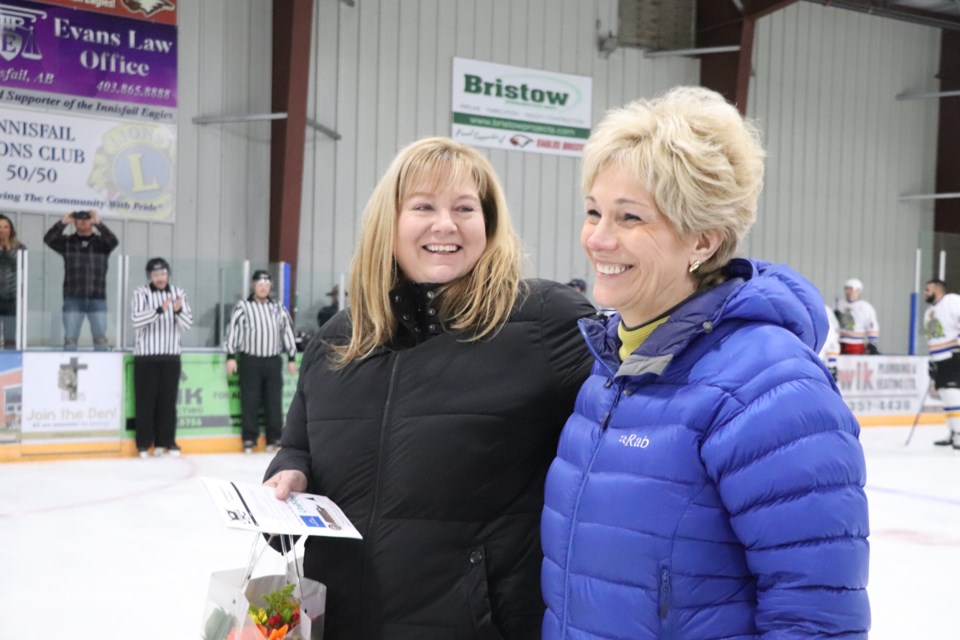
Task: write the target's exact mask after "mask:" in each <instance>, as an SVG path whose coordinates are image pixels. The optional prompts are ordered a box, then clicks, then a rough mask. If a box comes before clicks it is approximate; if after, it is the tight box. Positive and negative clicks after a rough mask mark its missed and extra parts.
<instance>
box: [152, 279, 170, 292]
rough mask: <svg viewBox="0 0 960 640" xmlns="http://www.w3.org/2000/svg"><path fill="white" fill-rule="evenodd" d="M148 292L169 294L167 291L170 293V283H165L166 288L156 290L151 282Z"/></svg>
mask: <svg viewBox="0 0 960 640" xmlns="http://www.w3.org/2000/svg"><path fill="white" fill-rule="evenodd" d="M150 291H166V292H168V293H169V291H170V283H169V282H168V283H167V286H166V287H164V288H163V289H158V288H157V287H156V286H155V285H154V284H153V283H152V282H151V283H150Z"/></svg>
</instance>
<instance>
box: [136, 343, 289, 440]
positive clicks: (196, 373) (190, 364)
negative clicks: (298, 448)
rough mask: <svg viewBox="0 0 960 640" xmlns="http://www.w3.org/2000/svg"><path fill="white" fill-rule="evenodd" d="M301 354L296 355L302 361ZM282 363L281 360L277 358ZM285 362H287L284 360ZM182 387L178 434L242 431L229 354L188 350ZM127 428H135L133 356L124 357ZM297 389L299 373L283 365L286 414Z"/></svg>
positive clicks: (183, 362) (237, 388)
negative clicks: (292, 373) (227, 362)
mask: <svg viewBox="0 0 960 640" xmlns="http://www.w3.org/2000/svg"><path fill="white" fill-rule="evenodd" d="M301 356H302V354H297V361H298V362H299V360H300V357H301ZM277 361H278V362H279V361H280V359H279V358H278V359H277ZM284 362H285V361H284ZM180 363H181V373H180V388H179V393H178V396H177V435H183V436H200V435H205V436H209V435H229V434H234V433H240V379H239V377H238V376H236V375H233V376H228V375H227V372H226V356H225V355H224V354H220V353H185V354H183V355H182V356H180ZM124 364H125V369H126V371H125V374H124V375H125V378H126V388H127V394H126V412H125V416H126V428H127V429H128V430H131V431H132V430H133V429H134V428H135V418H136V402H135V401H134V393H133V356H130V355H128V356H127V357H126V359H125V363H124ZM296 390H297V376H292V375H289V374H288V373H287V368H286V365H285V364H284V367H283V400H282V405H281V406H282V407H283V416H284V418H286V415H287V409H288V408H289V407H290V401H291V400H293V395H294V393H295V392H296Z"/></svg>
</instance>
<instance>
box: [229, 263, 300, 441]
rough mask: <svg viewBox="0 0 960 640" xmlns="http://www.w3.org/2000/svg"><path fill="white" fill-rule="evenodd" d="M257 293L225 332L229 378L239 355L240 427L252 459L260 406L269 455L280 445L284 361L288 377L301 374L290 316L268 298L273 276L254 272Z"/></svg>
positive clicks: (237, 310)
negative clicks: (282, 358)
mask: <svg viewBox="0 0 960 640" xmlns="http://www.w3.org/2000/svg"><path fill="white" fill-rule="evenodd" d="M252 284H253V293H251V294H250V297H249V298H247V299H246V300H241V301H240V302H238V303H237V306H236V307H234V309H233V315H232V316H231V318H230V326H229V327H228V329H227V343H226V345H225V348H226V350H227V373H228V374H231V375H232V374H234V373H236V371H237V356H238V355H240V365H239V368H240V422H241V430H242V437H243V450H244V452H245V453H251V452H252V451H253V448H254V447H255V446H256V443H257V438H258V437H259V435H260V427H259V424H258V420H257V418H258V415H259V413H260V406H261V403H262V405H263V411H264V415H265V416H266V420H267V451H275V450H276V449H277V447H278V446H279V445H280V430H281V427H282V424H283V415H282V411H283V410H282V408H281V406H280V403H281V399H282V397H283V372H282V367H281V363H280V359H279V358H278V357H277V356H279V355H280V354H281V353H282V352H284V351H285V352H286V353H287V357H288V359H289V362H288V363H287V369H288V370H289V372H290V375H295V374H296V373H297V362H296V357H297V343H296V339H295V338H294V335H293V321H292V320H291V319H290V315H289V314H288V313H287V310H286V309H284V308H283V305H281V304H280V303H279V302H277V301H276V300H274V299H273V298H271V297H270V287H271V282H270V274H269V273H268V272H267V271H264V270H262V269H258V270H256V271H254V272H253V281H252Z"/></svg>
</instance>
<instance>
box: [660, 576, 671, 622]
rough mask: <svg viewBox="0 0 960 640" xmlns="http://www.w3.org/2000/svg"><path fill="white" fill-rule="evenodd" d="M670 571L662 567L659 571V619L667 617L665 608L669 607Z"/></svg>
mask: <svg viewBox="0 0 960 640" xmlns="http://www.w3.org/2000/svg"><path fill="white" fill-rule="evenodd" d="M669 599H670V573H669V572H668V571H667V570H666V569H663V570H662V571H661V572H660V619H661V620H666V619H667V610H668V609H669V608H670V604H669V602H668V601H669Z"/></svg>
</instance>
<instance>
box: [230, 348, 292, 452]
mask: <svg viewBox="0 0 960 640" xmlns="http://www.w3.org/2000/svg"><path fill="white" fill-rule="evenodd" d="M238 364H239V369H240V427H241V432H242V434H243V436H242V437H243V441H244V442H256V441H257V438H258V437H259V436H260V424H259V423H260V406H261V405H262V406H263V414H264V417H265V418H266V422H267V444H274V443H277V442H280V430H281V429H282V427H283V409H281V408H280V403H281V401H282V399H283V361H282V360H281V358H280V357H278V356H271V357H269V358H260V357H258V356H249V355H247V354H242V355H241V356H240V360H239V362H238Z"/></svg>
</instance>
